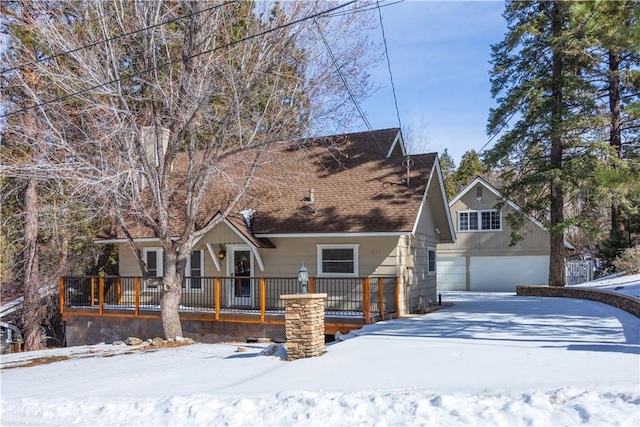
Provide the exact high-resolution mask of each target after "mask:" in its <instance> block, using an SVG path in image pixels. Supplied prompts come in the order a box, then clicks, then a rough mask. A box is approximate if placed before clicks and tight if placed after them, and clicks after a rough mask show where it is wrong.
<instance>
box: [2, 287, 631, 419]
mask: <svg viewBox="0 0 640 427" xmlns="http://www.w3.org/2000/svg"><path fill="white" fill-rule="evenodd" d="M444 301H449V302H453V303H454V306H453V307H451V308H448V309H445V310H441V311H437V312H434V313H430V314H428V315H426V316H420V317H413V318H407V319H401V320H393V321H387V322H381V323H378V324H376V325H370V326H367V327H366V328H363V329H362V330H359V331H356V333H353V334H352V335H353V338H351V339H347V340H346V341H344V342H340V343H336V344H333V345H330V346H328V347H327V350H328V351H327V353H326V354H325V355H324V356H322V357H319V358H313V359H306V360H299V361H295V362H283V361H281V360H280V359H278V358H277V357H269V356H264V355H261V353H260V351H261V350H262V349H263V347H264V346H262V345H253V344H249V345H245V346H244V347H246V348H247V349H248V351H247V352H245V353H236V352H235V349H236V347H237V345H214V344H196V345H193V346H188V347H181V348H175V349H165V350H161V351H155V352H145V353H137V354H130V355H120V356H114V357H90V358H77V357H76V358H72V359H71V360H68V361H63V362H58V363H53V364H50V365H44V366H36V367H29V368H18V369H10V370H6V371H3V372H2V373H1V374H0V380H1V381H2V404H1V412H0V414H1V415H2V425H222V424H226V425H461V424H463V425H509V426H514V425H583V424H586V425H629V426H632V425H633V426H635V425H639V424H640V390H639V389H640V319H638V318H636V317H634V316H632V315H630V314H628V313H625V312H623V311H621V310H618V309H615V308H613V307H609V306H606V305H603V304H599V303H595V302H590V301H581V300H574V299H564V298H536V297H517V296H514V295H513V294H470V293H448V294H444ZM112 348H113V347H112V346H92V347H91V348H90V349H91V350H95V351H97V353H96V354H98V355H99V354H100V352H101V351H104V350H106V349H112ZM76 350H77V349H76ZM88 350H89V348H88ZM40 353H44V354H46V355H53V354H71V353H72V350H71V349H60V350H49V351H45V352H40ZM29 356H31V357H32V355H27V354H16V355H7V356H3V357H2V362H3V365H4V364H6V363H8V362H9V361H11V360H16V359H19V358H24V357H29Z"/></svg>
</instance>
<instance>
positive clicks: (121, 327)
mask: <svg viewBox="0 0 640 427" xmlns="http://www.w3.org/2000/svg"><path fill="white" fill-rule="evenodd" d="M182 332H183V334H184V336H185V338H192V339H193V340H194V341H197V342H206V343H218V342H247V341H253V340H257V339H259V338H267V339H270V340H272V341H274V342H285V341H286V334H285V327H284V325H283V324H282V325H280V324H265V323H244V322H224V321H218V322H213V321H202V320H183V321H182ZM65 335H66V345H67V346H79V345H91V344H98V343H106V344H111V343H113V342H114V341H124V340H125V339H127V338H128V337H137V338H140V339H142V340H146V339H150V338H154V337H164V334H163V331H162V322H161V321H160V319H144V318H118V317H93V316H73V317H69V318H68V319H67V320H66V322H65Z"/></svg>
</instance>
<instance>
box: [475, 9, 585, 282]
mask: <svg viewBox="0 0 640 427" xmlns="http://www.w3.org/2000/svg"><path fill="white" fill-rule="evenodd" d="M503 16H504V17H505V19H506V21H507V24H508V32H507V34H506V37H505V39H504V40H503V41H502V42H500V43H498V44H496V45H494V46H493V47H492V64H493V69H492V72H491V84H492V95H493V96H494V97H495V98H496V99H497V102H498V107H497V108H495V109H492V110H491V112H490V116H489V123H488V127H487V129H488V132H489V134H495V133H498V132H500V131H501V130H502V131H503V133H502V135H501V137H500V139H499V140H498V142H497V143H496V145H495V146H494V147H493V148H492V149H491V150H489V151H488V153H487V155H486V159H487V161H488V162H489V163H490V164H491V165H501V166H502V167H503V169H504V170H503V171H502V173H501V176H500V178H501V181H502V183H503V187H502V191H503V193H504V194H505V196H506V197H509V198H513V199H516V198H517V197H514V195H526V198H525V197H520V198H519V200H523V202H522V207H523V210H524V212H527V213H530V214H533V215H537V216H538V217H539V219H541V220H543V221H544V222H545V223H546V225H547V227H548V229H549V231H550V235H551V238H550V266H549V285H550V286H562V285H563V284H564V232H565V229H566V228H567V227H568V226H570V225H571V224H572V221H573V220H574V219H573V218H565V215H564V203H565V201H566V200H567V199H568V197H571V195H572V194H573V193H574V192H576V191H577V190H578V189H579V188H580V184H581V181H582V179H583V177H584V176H585V175H589V174H591V175H592V173H590V172H589V171H590V170H593V168H594V167H595V164H596V161H597V155H596V153H594V151H593V150H592V149H591V148H592V147H591V146H590V141H588V140H586V139H585V138H584V129H590V128H592V127H593V122H592V121H593V115H594V111H595V109H596V105H595V100H594V99H593V97H592V96H590V94H591V93H592V89H593V88H592V85H591V84H590V82H588V81H587V80H586V79H584V78H583V74H584V73H583V70H584V69H585V67H586V61H587V56H588V55H586V54H585V52H584V49H583V47H584V46H583V45H581V44H580V42H579V38H578V37H576V28H574V27H572V26H571V25H570V17H571V3H570V2H562V1H548V2H533V1H509V2H507V4H506V8H505V12H504V15H503ZM512 119H513V120H515V123H511V122H510V120H512ZM507 220H509V219H507ZM517 222H518V221H513V223H512V224H511V225H513V226H514V234H515V235H516V236H515V237H516V239H512V241H515V240H517V238H519V236H518V228H517ZM512 237H513V236H512Z"/></svg>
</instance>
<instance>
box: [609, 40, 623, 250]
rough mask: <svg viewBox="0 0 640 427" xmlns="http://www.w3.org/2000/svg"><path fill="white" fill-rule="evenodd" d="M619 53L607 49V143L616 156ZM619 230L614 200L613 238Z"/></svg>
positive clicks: (618, 146) (618, 149)
mask: <svg viewBox="0 0 640 427" xmlns="http://www.w3.org/2000/svg"><path fill="white" fill-rule="evenodd" d="M619 69H620V55H618V53H617V52H616V51H613V50H610V51H609V112H610V113H611V129H610V130H609V145H610V146H611V147H613V148H614V149H615V150H616V153H617V154H618V157H621V156H622V135H621V132H620V70H619ZM619 230H620V222H619V219H618V206H617V205H616V201H615V200H614V201H613V202H612V203H611V232H610V236H611V237H612V238H613V237H614V236H615V235H616V234H617V233H618V231H619Z"/></svg>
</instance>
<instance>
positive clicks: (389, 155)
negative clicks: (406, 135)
mask: <svg viewBox="0 0 640 427" xmlns="http://www.w3.org/2000/svg"><path fill="white" fill-rule="evenodd" d="M398 143H399V144H400V149H401V150H402V155H403V156H406V155H407V152H406V150H405V148H404V140H403V139H402V132H401V131H400V130H398V133H397V135H396V137H395V139H394V140H393V143H392V144H391V148H389V152H388V153H387V159H388V158H389V157H391V153H393V149H394V148H395V147H396V144H398Z"/></svg>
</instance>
